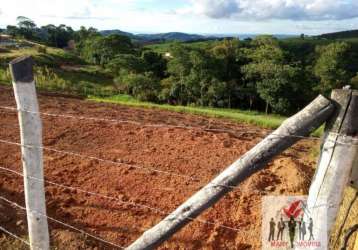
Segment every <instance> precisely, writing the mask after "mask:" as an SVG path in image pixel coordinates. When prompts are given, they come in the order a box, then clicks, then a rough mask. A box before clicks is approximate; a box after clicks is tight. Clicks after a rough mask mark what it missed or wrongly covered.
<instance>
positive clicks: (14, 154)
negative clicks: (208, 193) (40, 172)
mask: <svg viewBox="0 0 358 250" xmlns="http://www.w3.org/2000/svg"><path fill="white" fill-rule="evenodd" d="M0 91H1V92H0V106H15V101H14V97H13V94H12V93H11V91H10V90H9V89H4V88H1V89H0ZM39 101H40V109H41V111H42V112H50V113H56V114H73V115H76V116H79V115H82V116H86V117H100V118H108V119H124V120H132V121H138V122H140V123H143V124H153V123H154V124H158V123H160V124H163V123H165V124H172V125H186V126H195V127H198V128H204V127H205V128H208V127H209V128H218V129H223V128H227V129H232V130H234V131H237V136H235V134H233V133H223V132H215V133H214V132H210V131H204V130H202V129H182V128H170V127H158V128H153V127H144V126H141V125H135V124H124V123H110V122H104V121H102V122H98V121H93V120H92V121H91V120H78V119H70V118H58V117H49V116H42V119H43V124H44V131H43V134H44V135H43V141H44V145H45V146H47V147H51V148H56V149H60V150H65V151H71V152H76V153H80V154H83V155H87V156H95V157H99V158H103V159H108V160H111V161H116V162H118V163H128V164H135V165H138V166H143V167H147V168H154V169H157V170H162V171H169V172H174V173H179V174H184V175H188V176H193V177H195V178H197V179H199V180H200V181H192V180H190V179H188V178H183V177H179V176H175V175H167V174H161V173H158V172H155V171H143V170H141V169H136V168H133V167H128V166H126V165H115V164H110V163H103V162H99V161H97V160H91V159H85V158H79V157H76V156H71V155H66V154H62V153H56V152H49V151H45V152H44V160H45V164H44V165H45V176H46V180H49V181H53V182H56V183H60V184H63V185H67V186H73V187H79V188H81V189H84V190H88V191H92V192H96V193H100V194H104V195H107V196H112V197H116V198H118V199H120V200H122V201H125V202H134V203H138V204H143V205H148V206H151V207H155V208H159V209H160V210H163V211H165V212H168V213H170V212H171V211H173V210H174V209H175V208H176V207H177V206H178V205H180V204H181V203H182V202H184V201H185V200H186V199H187V198H189V197H190V196H191V195H192V194H193V193H195V192H196V191H197V190H198V189H200V188H201V187H202V186H203V185H205V184H206V183H207V182H209V181H210V180H211V179H212V178H214V177H215V176H216V175H218V174H219V173H220V172H221V171H222V170H224V169H225V168H226V167H227V166H228V165H229V164H230V163H232V162H233V161H235V160H236V159H237V158H239V157H240V156H241V155H243V154H244V153H245V152H247V151H248V150H249V149H250V148H252V147H253V146H254V145H255V144H256V143H257V142H259V141H260V139H261V138H263V136H264V135H265V134H266V133H268V132H269V131H267V130H264V129H261V128H258V127H255V126H251V125H245V124H236V123H234V122H231V121H229V120H223V119H213V118H206V117H201V116H193V115H188V114H181V113H173V112H168V111H162V110H157V109H141V108H131V107H126V106H119V105H111V104H102V103H95V102H89V101H84V100H80V99H75V98H68V97H61V96H49V95H40V96H39ZM0 139H4V140H9V141H15V142H19V129H18V125H17V115H16V113H14V112H10V111H6V110H2V109H0ZM314 146H315V145H314V144H312V143H311V142H307V141H301V142H300V143H299V144H297V145H296V146H294V147H293V148H291V149H290V150H288V151H286V152H285V153H283V154H282V155H280V156H278V157H277V158H276V159H275V160H274V161H272V162H271V163H270V164H269V165H268V167H267V168H266V169H265V170H263V171H260V172H259V173H257V174H255V175H254V176H252V177H251V178H249V179H248V180H247V181H245V182H244V183H242V184H241V185H240V186H239V187H240V188H239V189H237V190H235V191H233V192H231V193H230V194H228V195H227V196H226V197H225V198H223V199H222V200H221V201H220V202H218V203H217V204H216V205H215V206H214V207H213V208H211V209H209V210H208V211H207V212H205V213H204V214H203V215H202V216H200V219H203V220H207V221H210V222H214V223H215V225H212V224H204V223H201V222H198V221H194V222H192V223H190V224H189V225H187V226H186V227H185V228H184V229H182V230H181V231H180V233H178V234H176V235H175V236H174V237H173V238H172V239H171V240H169V241H168V242H166V243H165V244H163V246H161V247H160V249H259V248H260V245H261V237H260V235H261V225H260V224H261V197H262V196H264V195H268V194H270V195H280V194H286V195H301V194H305V193H307V191H308V186H309V182H310V180H311V177H312V175H313V171H314V170H313V166H314V161H312V159H311V158H312V157H310V156H309V154H310V153H309V152H310V150H311V149H312V147H314ZM20 159H21V158H20V148H19V147H18V146H12V145H7V144H3V143H0V167H5V168H9V169H12V170H16V171H21V169H22V168H21V162H20ZM0 195H1V196H4V197H6V198H8V199H10V200H12V201H14V202H17V203H19V204H21V205H23V204H24V192H23V181H22V179H21V177H18V176H16V175H14V174H11V173H8V172H6V171H3V170H0ZM46 200H47V209H48V214H49V216H52V217H54V218H56V219H58V220H61V221H63V222H66V223H68V224H71V225H73V226H75V227H77V228H81V229H82V230H84V231H86V232H89V233H91V234H95V235H96V236H99V237H102V238H104V239H106V240H108V241H111V242H114V243H116V244H118V245H121V246H128V245H129V244H130V243H131V242H133V241H134V240H135V239H137V238H138V237H139V236H140V235H141V234H142V233H143V232H144V231H146V230H147V229H149V228H151V227H152V226H154V225H155V224H156V223H158V222H159V221H160V220H161V219H162V218H163V217H164V215H163V214H158V213H157V212H155V211H153V210H150V209H143V208H141V207H136V206H134V205H128V204H120V203H118V202H116V201H111V200H108V199H104V198H99V197H96V196H92V195H87V194H83V193H80V192H76V191H71V190H66V189H64V188H59V187H56V186H53V185H50V184H46ZM0 225H1V226H3V227H5V228H7V229H9V230H10V231H12V232H15V233H16V234H18V235H27V228H26V217H25V216H24V212H23V211H20V210H17V209H14V208H13V207H11V206H9V205H7V204H6V203H4V202H2V201H0ZM220 225H225V226H230V227H234V228H238V229H239V231H233V230H230V229H224V228H222V227H220ZM50 229H51V238H52V239H51V244H52V245H57V246H58V247H59V249H111V246H109V245H105V244H101V243H99V242H98V241H96V240H92V239H91V238H88V237H87V238H84V237H82V236H81V235H80V234H79V233H76V232H74V231H72V230H70V229H68V228H66V227H64V226H61V225H59V224H57V223H54V222H50ZM0 247H1V245H0Z"/></svg>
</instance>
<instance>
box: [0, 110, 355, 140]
mask: <svg viewBox="0 0 358 250" xmlns="http://www.w3.org/2000/svg"><path fill="white" fill-rule="evenodd" d="M0 109H5V110H11V111H13V112H26V113H32V114H40V115H45V116H51V117H61V118H70V119H77V120H91V121H100V122H110V123H126V124H134V125H137V126H142V127H153V128H180V129H189V130H203V131H207V132H221V133H230V134H234V135H236V134H239V135H240V133H239V132H237V131H236V130H232V129H215V128H205V127H197V126H185V125H171V124H145V123H142V122H136V121H131V120H118V119H106V118H97V117H86V116H78V115H76V116H75V115H68V114H67V115H63V114H53V113H46V112H35V111H29V110H21V109H17V108H14V107H5V106H0ZM245 134H247V133H246V132H245ZM329 134H331V135H336V136H343V137H344V135H341V134H339V133H333V132H330V133H329ZM267 136H276V137H279V138H286V137H290V138H298V139H307V140H316V141H321V140H322V138H320V137H314V136H300V135H290V134H287V135H285V134H274V133H268V134H266V135H262V137H267ZM350 141H357V142H358V138H357V139H355V138H351V139H350ZM340 144H344V143H340Z"/></svg>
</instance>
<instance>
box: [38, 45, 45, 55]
mask: <svg viewBox="0 0 358 250" xmlns="http://www.w3.org/2000/svg"><path fill="white" fill-rule="evenodd" d="M37 52H38V53H41V54H47V47H46V46H38V47H37Z"/></svg>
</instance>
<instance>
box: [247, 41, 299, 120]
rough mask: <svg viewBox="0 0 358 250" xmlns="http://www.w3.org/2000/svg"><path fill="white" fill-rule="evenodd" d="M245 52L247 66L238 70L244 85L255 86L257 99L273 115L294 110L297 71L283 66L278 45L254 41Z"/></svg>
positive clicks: (276, 43) (282, 57)
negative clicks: (245, 83) (270, 108)
mask: <svg viewBox="0 0 358 250" xmlns="http://www.w3.org/2000/svg"><path fill="white" fill-rule="evenodd" d="M252 44H253V46H254V47H253V48H251V49H250V50H247V53H248V57H249V58H250V59H251V60H252V61H251V63H249V64H247V65H245V66H244V67H242V73H243V74H244V78H245V80H246V81H247V82H248V84H255V88H256V89H257V92H258V94H259V96H260V97H261V98H262V99H263V100H265V102H266V113H268V108H269V106H271V107H272V109H273V110H274V111H275V112H279V113H284V114H287V113H289V112H290V111H292V110H293V109H294V106H293V105H292V104H293V103H294V102H293V101H292V99H291V98H292V97H293V96H294V94H295V93H296V91H297V90H298V88H297V80H296V78H297V75H298V69H297V68H296V67H294V66H290V65H287V64H285V57H284V52H283V50H282V49H281V48H280V47H279V44H278V42H277V41H276V40H275V39H273V38H270V37H267V36H264V37H258V38H257V39H255V40H253V42H252Z"/></svg>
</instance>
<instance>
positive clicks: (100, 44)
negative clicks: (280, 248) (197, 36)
mask: <svg viewBox="0 0 358 250" xmlns="http://www.w3.org/2000/svg"><path fill="white" fill-rule="evenodd" d="M17 21H18V23H17V25H16V26H15V25H14V26H11V25H9V26H7V28H6V29H5V30H2V31H1V32H2V33H5V34H8V35H10V36H12V37H15V38H22V39H26V40H29V41H34V42H36V43H39V44H42V45H44V46H48V47H57V48H65V47H67V46H68V43H69V41H71V40H72V41H74V43H75V48H74V49H73V50H72V51H71V52H70V53H73V54H75V55H76V56H78V57H80V58H81V59H82V60H83V62H85V63H87V64H90V65H98V66H99V67H101V68H103V70H104V71H105V72H106V73H107V74H109V75H110V76H111V78H113V85H114V87H115V89H116V90H117V91H118V92H119V93H123V94H129V95H131V96H133V97H135V98H137V99H138V100H141V101H149V102H154V103H166V104H172V105H184V106H186V105H188V106H207V107H223V108H240V109H247V110H259V111H265V112H266V113H277V114H283V115H289V114H292V113H294V112H296V111H298V110H299V109H301V108H302V107H303V106H304V105H306V104H307V103H308V102H310V101H311V100H312V99H313V98H314V97H315V96H317V94H320V93H321V94H325V95H329V93H330V91H331V90H332V89H334V88H342V87H344V86H346V85H351V86H352V87H353V88H358V75H357V73H358V43H356V41H355V40H349V39H347V40H344V39H338V38H335V39H328V38H324V37H309V36H305V35H301V36H298V37H297V38H287V39H277V38H275V37H274V36H270V35H263V36H258V37H256V38H254V39H245V40H240V39H239V38H228V39H224V40H217V41H207V42H197V43H195V42H192V43H189V42H186V43H183V42H179V41H172V42H167V43H165V44H159V45H158V46H159V47H160V46H163V48H164V49H163V48H162V49H161V51H158V50H157V49H155V47H154V46H146V45H143V44H140V43H138V42H137V41H133V40H131V38H130V37H128V36H125V35H118V34H112V35H103V34H101V33H100V32H99V31H98V30H96V29H95V28H85V27H81V28H80V29H79V30H76V31H75V30H74V29H72V28H71V27H68V26H66V25H59V26H55V25H46V26H42V27H37V25H36V24H35V23H34V22H33V21H32V20H30V19H29V18H26V17H19V18H18V19H17ZM158 46H157V47H158ZM163 50H164V51H163ZM43 52H46V50H44V51H43ZM163 52H165V53H163Z"/></svg>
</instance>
